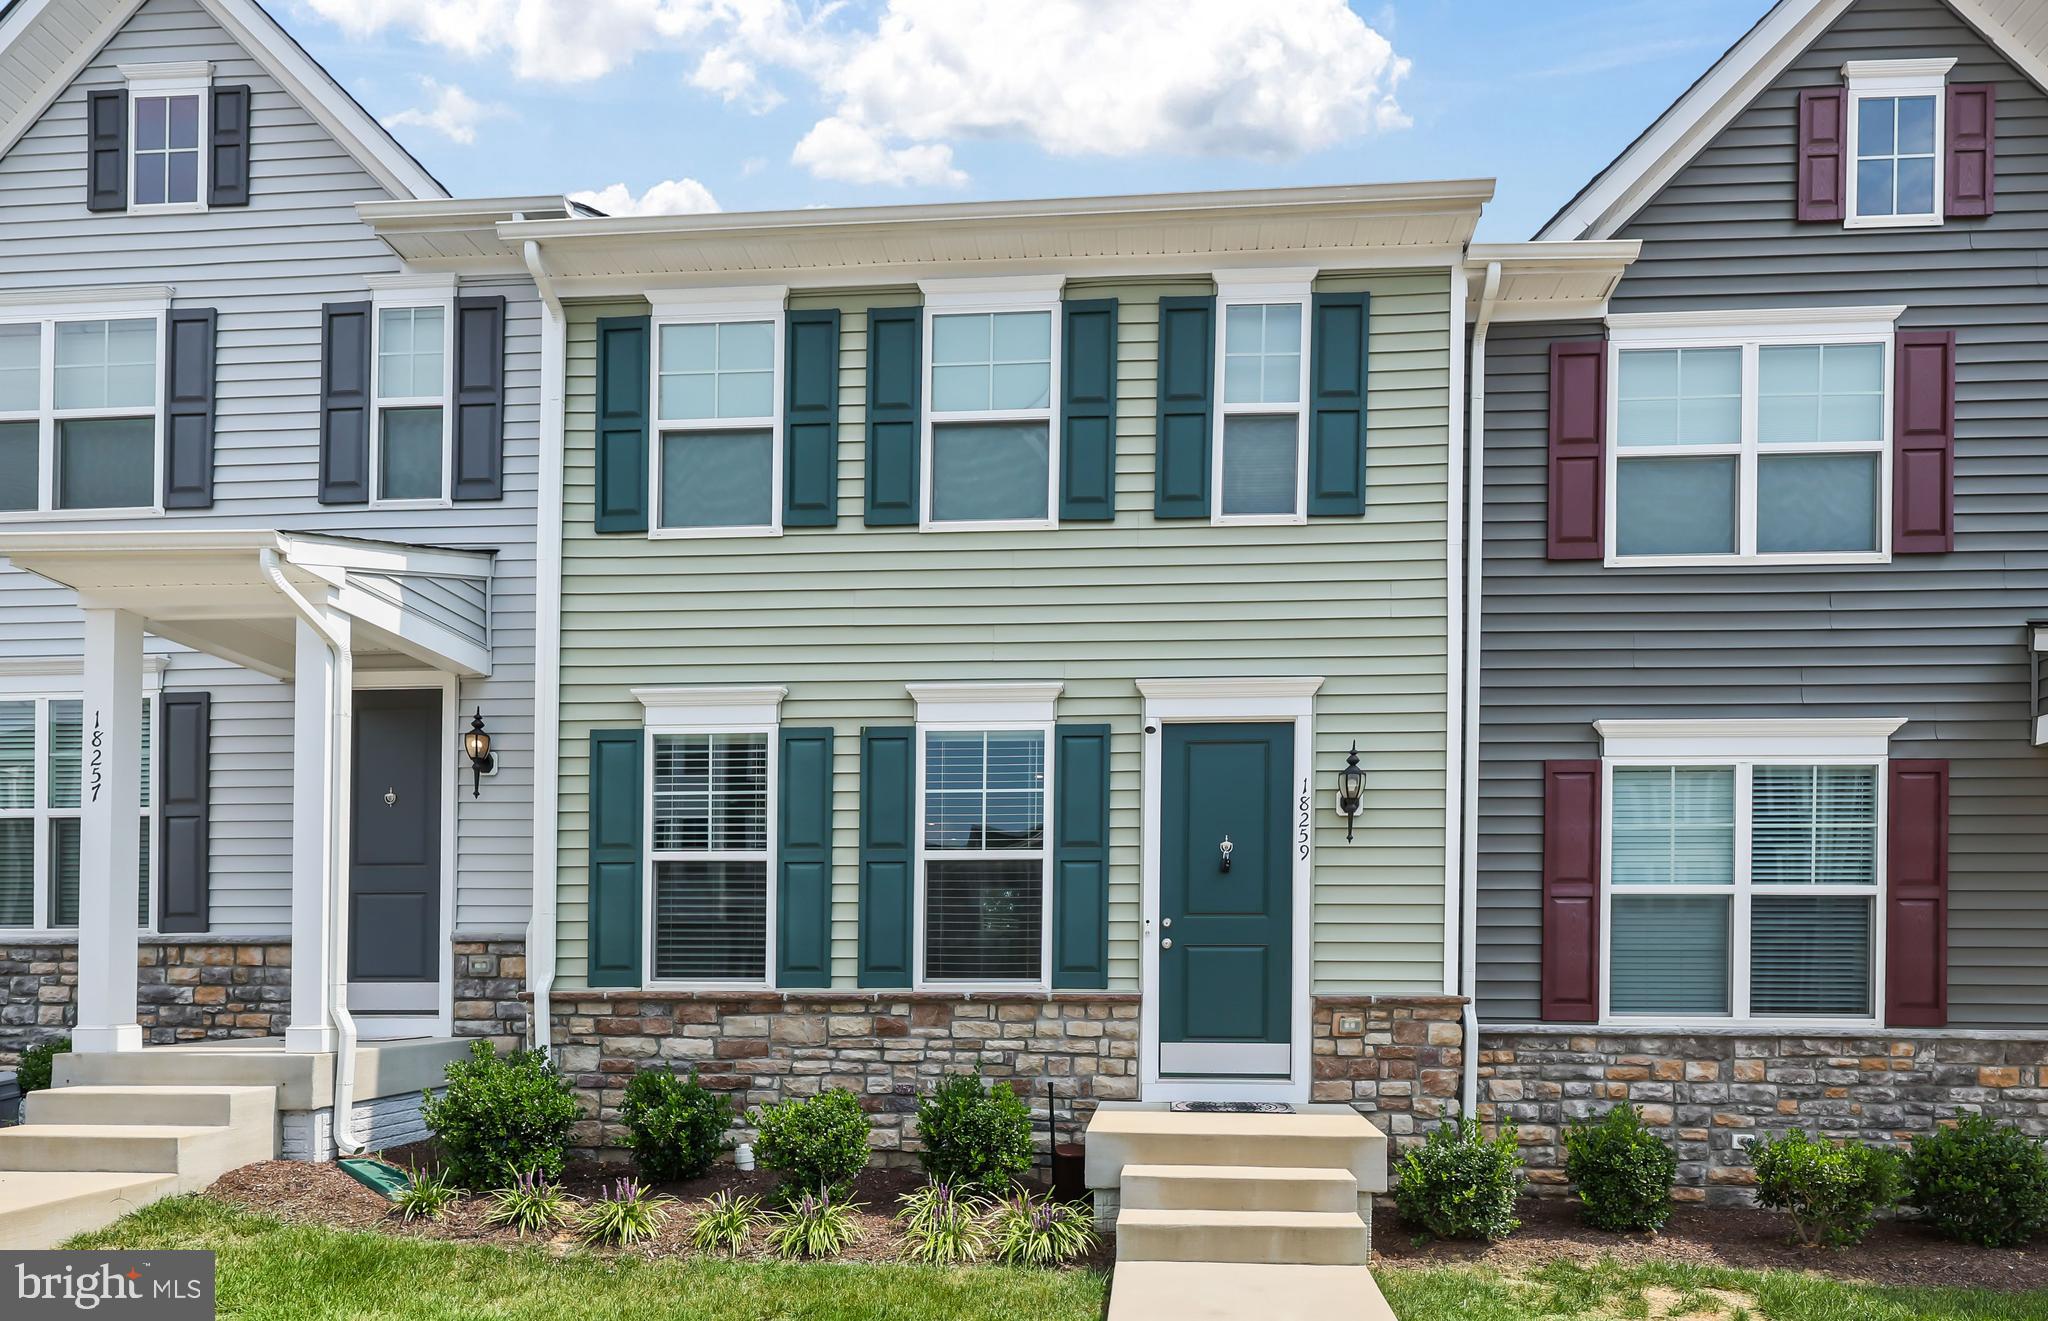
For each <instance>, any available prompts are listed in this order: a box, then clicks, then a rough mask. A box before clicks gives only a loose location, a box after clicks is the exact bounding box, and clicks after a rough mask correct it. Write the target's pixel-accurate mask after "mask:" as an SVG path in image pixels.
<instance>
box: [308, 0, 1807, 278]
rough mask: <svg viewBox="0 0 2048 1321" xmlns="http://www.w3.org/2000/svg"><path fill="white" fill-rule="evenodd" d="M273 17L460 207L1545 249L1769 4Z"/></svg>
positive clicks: (1499, 2) (384, 4) (770, 3)
mask: <svg viewBox="0 0 2048 1321" xmlns="http://www.w3.org/2000/svg"><path fill="white" fill-rule="evenodd" d="M270 3H271V5H272V7H273V10H274V12H276V13H278V15H279V17H280V18H282V19H283V20H284V22H285V24H286V26H287V27H289V28H290V29H291V31H292V33H293V35H295V36H296V37H298V39H299V40H300V41H301V42H302V43H303V44H304V45H305V46H306V47H307V49H308V50H309V51H311V52H312V54H313V55H314V56H315V57H316V58H318V59H319V60H321V61H322V62H323V63H324V64H326V65H327V67H328V68H329V69H331V70H333V72H334V73H335V74H336V75H337V76H338V77H339V78H340V79H341V80H342V82H343V83H344V84H345V85H346V86H348V88H349V89H350V90H351V91H352V92H354V93H355V95H356V97H357V98H358V99H359V100H361V101H362V102H363V103H364V105H366V106H367V107H369V109H370V110H371V112H372V113H374V114H376V115H378V116H379V117H380V118H383V119H385V120H386V121H387V122H389V123H392V125H393V127H394V129H395V130H396V131H397V132H398V134H399V135H400V137H401V138H402V139H403V140H404V141H405V143H406V145H407V146H408V147H410V148H411V149H412V151H413V152H414V154H415V155H417V156H419V157H420V159H421V160H423V161H424V162H425V163H426V164H427V166H428V167H429V168H430V169H432V170H433V171H434V173H435V174H436V175H437V176H438V177H439V178H440V179H441V180H442V181H443V182H444V183H446V184H447V185H448V186H449V188H450V189H451V190H453V191H454V192H456V193H457V194H468V195H485V194H514V193H551V192H572V193H573V192H585V191H587V192H591V193H601V192H603V190H606V189H608V188H613V186H614V185H617V186H619V187H617V188H616V189H614V190H613V191H612V192H610V193H609V194H606V195H605V197H604V199H603V200H600V203H599V204H600V205H606V204H607V202H608V203H609V204H610V206H611V208H612V209H624V208H626V207H631V206H640V207H644V208H646V209H660V210H692V209H695V210H701V209H710V208H711V207H713V206H714V205H715V206H716V207H717V208H718V209H723V210H727V211H737V210H759V209H768V208H783V207H803V206H816V205H825V206H848V205H868V204H879V203H890V202H912V201H943V200H967V199H981V198H995V197H1036V196H1057V195H1072V194H1088V193H1119V192H1155V191H1173V190H1180V189H1198V188H1249V187H1272V186H1283V185H1290V184H1320V183H1350V182H1378V181H1385V180H1402V179H1431V178H1463V177H1472V176H1491V177H1494V178H1497V179H1498V180H1499V190H1498V193H1497V196H1496V199H1495V201H1494V203H1493V204H1492V205H1491V206H1490V207H1489V208H1488V210H1487V215H1486V219H1485V221H1484V222H1483V224H1482V227H1481V237H1483V238H1487V239H1520V238H1527V237H1529V236H1530V235H1532V234H1533V233H1534V231H1535V230H1536V228H1537V227H1538V226H1539V225H1540V224H1541V223H1542V222H1543V221H1544V220H1545V219H1547V218H1548V217H1549V216H1550V214H1551V213H1552V212H1553V211H1554V210H1556V208H1557V207H1558V206H1560V205H1562V204H1563V203H1564V202H1565V201H1566V200H1567V199H1568V198H1569V197H1570V196H1571V195H1572V194H1573V193H1574V192H1575V191H1576V190H1577V189H1578V187H1579V186H1580V185H1581V184H1582V183H1584V182H1585V180H1586V179H1587V178H1589V177H1590V176H1591V175H1592V174H1593V172H1595V171H1596V170H1598V169H1599V168H1600V167H1601V166H1602V165H1604V164H1605V163H1606V162H1607V161H1608V160H1610V159H1611V158H1612V157H1613V156H1614V154H1615V153H1616V152H1617V151H1618V150H1620V148H1621V147H1623V146H1624V145H1626V144H1627V142H1628V141H1629V140H1630V139H1631V138H1633V137H1634V136H1635V135H1636V134H1637V133H1638V132H1640V131H1641V130H1642V129H1643V128H1644V127H1645V126H1646V125H1647V124H1648V123H1649V122H1650V120H1651V119H1652V118H1653V117H1654V116H1655V115H1656V114H1657V113H1658V112H1660V111H1661V110H1662V109H1663V108H1664V107H1665V106H1666V105H1668V104H1669V103H1670V101H1671V100H1672V99H1673V98H1674V97H1676V96H1677V95H1678V94H1679V93H1681V92H1682V91H1684V89H1685V88H1686V87H1687V86H1688V85H1689V84H1690V83H1691V82H1692V80H1693V79H1694V78H1696V77H1698V76H1699V74H1700V73H1701V72H1702V71H1704V70H1705V69H1706V67H1707V66H1708V65H1709V64H1710V63H1711V62H1712V61H1713V60H1714V59H1715V58H1716V57H1717V56H1718V55H1719V54H1720V53H1721V52H1722V51H1723V50H1725V49H1726V48H1727V47H1728V46H1729V45H1730V44H1731V43H1732V42H1734V41H1735V39H1736V38H1738V37H1739V36H1740V35H1741V34H1742V33H1743V31H1745V30H1746V29H1747V28H1748V27H1749V25H1750V24H1751V23H1753V22H1754V21H1755V20H1756V19H1757V18H1758V17H1759V16H1760V15H1761V14H1762V13H1763V12H1764V10H1765V9H1766V8H1767V7H1768V0H1392V2H1391V3H1387V2H1385V0H1351V3H1350V5H1349V7H1348V8H1347V7H1346V4H1345V0H842V2H839V3H823V2H821V0H270ZM1162 15H1170V16H1171V17H1170V18H1162ZM1567 15H1568V17H1569V21H1560V19H1561V17H1564V16H1567Z"/></svg>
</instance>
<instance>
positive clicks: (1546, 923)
mask: <svg viewBox="0 0 2048 1321" xmlns="http://www.w3.org/2000/svg"><path fill="white" fill-rule="evenodd" d="M1599 1018H1600V763H1599V762H1597V761H1546V762H1544V763H1543V1021H1544V1022H1546V1023H1592V1022H1597V1021H1598V1020H1599Z"/></svg>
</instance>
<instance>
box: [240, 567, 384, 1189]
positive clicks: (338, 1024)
mask: <svg viewBox="0 0 2048 1321" xmlns="http://www.w3.org/2000/svg"><path fill="white" fill-rule="evenodd" d="M259 554H260V555H261V556H262V563H263V572H264V574H265V576H267V577H268V578H269V579H270V582H271V585H272V586H274V587H276V588H277V590H278V591H279V592H280V593H282V594H283V596H284V598H285V600H287V601H289V602H291V605H292V609H294V610H296V611H297V612H298V613H299V617H300V618H301V619H303V620H305V621H306V623H307V624H308V625H309V626H310V627H311V628H312V630H313V631H314V632H315V633H318V634H319V635H320V636H321V637H322V638H323V639H324V640H325V641H326V643H327V645H328V647H329V649H330V650H332V651H333V652H334V709H333V713H332V714H333V720H334V727H333V740H334V741H333V749H332V752H331V754H330V760H329V762H328V775H329V777H330V778H329V780H328V785H329V794H330V795H332V793H333V791H334V789H335V788H336V787H338V786H343V785H346V784H347V783H348V779H349V776H350V775H352V774H353V773H354V768H353V766H352V762H353V758H354V751H355V748H354V738H355V733H354V731H355V655H354V652H353V651H352V650H351V648H350V646H349V644H348V640H347V639H345V638H342V637H340V636H338V635H337V634H336V633H335V632H334V630H333V629H331V628H330V627H328V623H327V616H326V615H325V614H324V613H322V612H321V611H320V610H317V609H315V608H314V606H313V603H312V602H311V601H308V600H307V599H306V598H305V596H304V595H303V594H302V593H300V591H299V589H298V588H296V587H294V586H292V584H291V581H290V580H289V579H288V578H286V577H285V576H284V568H283V566H282V565H281V564H280V563H279V562H278V558H277V552H276V551H274V550H268V549H266V550H263V551H261V552H259ZM330 801H332V799H331V797H330ZM348 836H349V822H348V821H347V820H346V819H337V820H336V821H335V822H334V830H333V837H332V840H331V842H330V844H329V846H328V855H327V858H328V868H329V871H328V875H329V877H330V878H331V880H332V884H330V885H329V886H328V896H329V898H328V905H327V949H328V956H327V957H328V963H327V969H328V972H327V976H328V986H327V1013H328V1016H329V1017H330V1018H332V1019H333V1020H334V1035H335V1042H334V1146H335V1149H336V1150H337V1151H339V1152H341V1153H342V1154H343V1155H346V1156H354V1155H359V1154H360V1153H361V1152H362V1151H363V1150H364V1145H363V1143H361V1142H359V1141H357V1139H356V1137H355V1100H356V1020H355V1016H354V1015H353V1014H351V1013H350V1012H349V1009H348V865H349V838H348Z"/></svg>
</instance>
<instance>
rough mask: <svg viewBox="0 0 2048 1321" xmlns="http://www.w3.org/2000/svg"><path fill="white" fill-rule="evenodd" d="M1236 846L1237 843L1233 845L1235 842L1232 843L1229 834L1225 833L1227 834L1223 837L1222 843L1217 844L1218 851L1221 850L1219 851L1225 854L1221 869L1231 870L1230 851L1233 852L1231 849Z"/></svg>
mask: <svg viewBox="0 0 2048 1321" xmlns="http://www.w3.org/2000/svg"><path fill="white" fill-rule="evenodd" d="M1235 847H1236V846H1235V845H1233V844H1232V843H1231V842H1230V836H1228V835H1225V836H1224V837H1223V842H1222V843H1221V844H1219V845H1217V846H1216V850H1217V852H1219V853H1221V854H1222V855H1223V865H1222V867H1221V868H1220V870H1222V871H1229V870H1230V853H1231V850H1232V849H1233V848H1235Z"/></svg>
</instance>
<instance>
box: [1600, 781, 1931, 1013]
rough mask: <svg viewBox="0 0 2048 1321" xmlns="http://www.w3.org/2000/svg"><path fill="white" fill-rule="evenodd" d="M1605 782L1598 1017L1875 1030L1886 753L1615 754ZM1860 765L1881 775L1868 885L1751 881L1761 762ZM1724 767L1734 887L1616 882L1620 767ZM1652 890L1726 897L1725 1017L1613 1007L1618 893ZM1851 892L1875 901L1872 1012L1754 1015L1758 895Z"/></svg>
mask: <svg viewBox="0 0 2048 1321" xmlns="http://www.w3.org/2000/svg"><path fill="white" fill-rule="evenodd" d="M1600 765H1601V785H1600V956H1601V957H1600V1021H1601V1022H1602V1023H1603V1024H1611V1025H1613V1026H1616V1027H1631V1028H1640V1027H1643V1026H1645V1025H1650V1024H1657V1025H1661V1026H1665V1027H1679V1028H1682V1027H1727V1026H1729V1025H1731V1024H1733V1025H1742V1024H1758V1025H1762V1026H1766V1027H1768V1028H1771V1029H1774V1030H1776V1029H1783V1028H1787V1027H1799V1026H1802V1025H1811V1026H1815V1027H1820V1028H1829V1029H1832V1028H1848V1027H1853V1028H1874V1027H1876V1026H1877V1025H1878V1023H1879V1020H1880V1018H1881V1017H1882V1011H1883V1005H1884V980H1885V891H1886V886H1887V878H1886V850H1887V848H1888V847H1889V826H1888V817H1889V808H1890V802H1889V795H1890V786H1889V784H1888V783H1887V781H1888V780H1889V779H1890V776H1889V775H1888V774H1887V773H1886V767H1887V761H1886V759H1885V758H1882V757H1859V756H1809V755H1798V754H1785V755H1776V754H1770V755H1765V754H1755V755H1750V756H1697V755H1685V756H1656V755H1642V756H1636V755H1629V756H1610V757H1603V758H1602V759H1601V763H1600ZM1766 765H1775V766H1854V767H1870V768H1873V772H1874V774H1875V777H1876V783H1877V795H1876V801H1877V806H1876V814H1877V830H1876V839H1875V843H1874V848H1875V860H1874V862H1875V868H1874V873H1873V879H1872V882H1871V884H1869V885H1845V884H1840V883H1820V882H1798V883H1791V884H1779V885H1766V884H1760V883H1756V882H1753V881H1752V880H1751V876H1750V872H1751V858H1750V846H1751V841H1752V834H1753V825H1754V816H1753V807H1754V801H1755V800H1754V777H1755V771H1756V768H1757V767H1758V766H1766ZM1719 766H1726V767H1731V768H1733V770H1734V772H1735V842H1734V847H1735V874H1734V880H1733V881H1732V882H1731V883H1730V884H1728V885H1701V884H1690V883H1676V882H1674V883H1669V884H1665V883H1656V884H1639V885H1618V884H1616V883H1615V882H1614V879H1613V872H1614V772H1615V771H1616V770H1617V769H1618V768H1622V767H1648V768H1653V769H1664V768H1669V767H1675V768H1677V769H1680V770H1690V769H1695V768H1702V767H1719ZM1617 894H1620V895H1648V896H1655V897H1665V898H1678V897H1682V896H1692V897H1702V896H1704V897H1711V898H1717V899H1726V900H1728V909H1729V923H1730V928H1729V932H1728V959H1729V965H1730V966H1729V969H1728V974H1729V975H1728V1000H1729V1012H1728V1014H1726V1015H1682V1014H1681V1015H1675V1016H1674V1015H1671V1014H1618V1013H1615V1012H1614V1011H1613V1008H1612V1000H1611V982H1612V978H1613V969H1614V957H1613V941H1614V897H1615V896H1616V895H1617ZM1829 896H1850V897H1855V898H1864V899H1868V900H1869V901H1870V905H1871V917H1870V975H1871V984H1870V986H1869V988H1868V994H1869V1003H1870V1006H1871V1012H1870V1013H1869V1014H1866V1015H1858V1016H1849V1017H1842V1018H1825V1019H1822V1018H1802V1017H1783V1016H1772V1015H1757V1014H1752V1013H1751V1012H1750V1007H1749V1000H1750V994H1749V991H1750V986H1749V982H1750V966H1749V965H1750V917H1751V910H1752V908H1753V901H1754V900H1755V899H1758V898H1768V897H1786V898H1808V899H1812V898H1826V897H1829Z"/></svg>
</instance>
